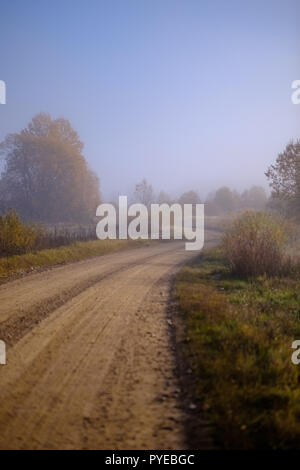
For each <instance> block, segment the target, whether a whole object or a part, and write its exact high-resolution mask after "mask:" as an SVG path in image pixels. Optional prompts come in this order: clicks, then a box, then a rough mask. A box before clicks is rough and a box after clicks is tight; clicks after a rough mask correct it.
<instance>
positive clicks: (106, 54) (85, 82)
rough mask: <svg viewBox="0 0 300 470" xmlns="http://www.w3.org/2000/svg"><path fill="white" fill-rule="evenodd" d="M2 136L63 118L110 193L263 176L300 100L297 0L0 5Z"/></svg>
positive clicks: (291, 132) (242, 182) (72, 0)
mask: <svg viewBox="0 0 300 470" xmlns="http://www.w3.org/2000/svg"><path fill="white" fill-rule="evenodd" d="M0 9H1V14H0V22H1V23H0V57H1V62H0V79H1V80H5V82H6V84H7V104H6V105H4V106H3V105H1V106H0V139H1V140H2V139H3V138H4V137H5V135H6V134H7V133H10V132H15V131H19V130H20V129H21V128H23V127H25V126H26V125H27V123H28V122H29V121H30V119H31V118H32V117H33V116H34V115H35V114H36V113H38V112H40V111H44V112H49V113H50V114H51V115H52V116H53V117H59V116H64V117H65V118H68V119H69V120H70V121H71V123H72V125H73V126H74V128H75V129H76V130H77V131H78V133H79V135H80V137H81V139H82V140H83V142H84V144H85V156H86V158H87V160H88V162H89V164H90V166H91V167H92V168H93V169H94V170H95V171H96V172H97V174H98V175H99V177H100V180H101V187H102V191H103V193H104V195H105V196H106V197H107V198H111V197H112V196H114V195H115V194H117V193H119V192H120V193H124V194H126V193H128V192H129V191H130V190H131V189H132V187H133V186H134V184H135V183H136V182H137V181H139V180H140V179H141V178H143V177H146V178H147V179H148V180H149V181H150V182H152V183H153V185H154V187H155V189H157V190H159V189H164V190H167V191H169V192H171V193H172V192H173V193H176V194H177V193H179V192H181V191H183V190H185V189H189V188H195V189H197V190H198V191H199V192H200V194H201V195H203V196H204V195H205V194H206V193H207V192H208V191H209V190H211V189H214V188H216V187H218V186H220V185H222V184H228V185H230V186H232V187H234V188H236V189H238V190H241V189H243V187H245V186H246V185H249V184H252V183H255V184H256V183H258V184H265V185H266V180H265V177H264V171H265V170H266V168H267V166H268V165H269V164H270V163H272V162H273V161H274V159H275V158H276V155H277V154H278V153H279V152H280V151H281V150H282V149H283V148H284V146H285V144H286V143H287V142H288V141H289V140H290V139H292V138H297V137H298V138H299V137H300V132H299V117H300V106H295V105H293V104H292V103H291V99H290V96H291V82H292V81H293V80H296V79H300V60H299V42H300V29H299V27H298V22H299V17H300V2H299V0H285V1H278V0H270V1H269V0H260V1H255V0H252V1H246V0H245V1H233V0H228V1H226V2H224V1H206V0H205V1H201V0H197V1H196V0H110V1H108V0H106V1H103V0H97V1H95V0H85V1H81V0H59V1H58V0H51V1H48V0H10V1H3V0H2V1H1V4H0Z"/></svg>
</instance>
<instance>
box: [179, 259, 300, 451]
mask: <svg viewBox="0 0 300 470" xmlns="http://www.w3.org/2000/svg"><path fill="white" fill-rule="evenodd" d="M176 290H177V295H178V300H179V305H180V309H181V311H182V314H183V318H184V322H185V325H186V354H187V359H188V361H189V362H190V367H191V368H192V370H193V373H194V379H195V380H194V390H193V393H194V396H195V398H197V399H198V400H200V402H202V403H203V406H204V408H205V409H206V410H209V411H208V413H209V414H210V417H211V419H212V422H213V423H214V427H215V432H216V440H217V443H218V444H219V446H220V447H224V448H227V449H291V448H296V449H300V366H296V365H293V364H292V362H291V355H292V352H293V350H292V349H291V345H292V342H293V341H294V340H296V339H300V321H299V317H300V281H299V280H297V279H295V278H293V279H292V278H291V279H289V278H272V279H270V278H267V277H265V276H262V277H258V278H257V279H252V280H248V281H247V280H240V279H238V278H237V277H234V276H232V275H231V274H230V271H229V269H228V268H227V266H226V263H225V261H224V259H223V257H222V254H221V252H220V251H217V250H214V251H210V252H208V253H203V254H202V255H201V256H200V257H199V258H198V259H197V260H196V261H195V262H194V263H193V264H190V265H188V266H186V267H185V268H183V269H182V270H181V272H180V273H179V274H178V276H177V283H176Z"/></svg>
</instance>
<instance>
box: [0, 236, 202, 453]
mask: <svg viewBox="0 0 300 470" xmlns="http://www.w3.org/2000/svg"><path fill="white" fill-rule="evenodd" d="M195 254H196V253H195V252H187V251H185V250H184V244H183V243H182V242H172V243H158V244H155V245H152V246H148V247H145V248H144V247H143V248H137V249H131V250H128V251H124V252H120V253H115V254H112V255H106V256H102V257H98V258H93V259H90V260H86V261H81V262H78V263H73V264H69V265H65V266H61V267H56V268H53V269H49V270H46V271H44V272H41V273H33V274H31V275H28V276H25V277H24V278H20V279H17V280H14V281H12V282H9V283H7V284H4V285H2V286H0V339H4V340H5V341H6V344H7V364H6V365H2V366H0V387H1V407H0V448H2V449H74V448H80V449H183V448H186V443H185V435H184V429H183V422H184V417H183V411H182V407H180V403H179V400H178V394H179V390H178V382H177V379H176V373H175V372H174V369H176V361H175V358H174V353H173V351H172V342H171V333H170V328H171V327H172V318H169V317H170V314H169V313H168V302H169V290H170V280H171V278H172V276H173V275H174V273H175V272H176V270H177V269H178V267H179V266H180V265H181V264H182V263H184V262H186V261H187V260H188V259H189V258H191V257H192V256H195Z"/></svg>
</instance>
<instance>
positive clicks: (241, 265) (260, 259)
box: [222, 211, 291, 277]
mask: <svg viewBox="0 0 300 470" xmlns="http://www.w3.org/2000/svg"><path fill="white" fill-rule="evenodd" d="M286 241H287V230H286V226H285V223H284V221H282V220H280V219H279V218H277V217H274V216H272V215H270V214H268V213H266V212H253V211H247V212H245V213H244V214H242V215H241V216H239V217H238V218H237V219H236V220H235V221H234V222H233V224H232V226H231V227H230V229H229V230H228V231H227V232H226V233H225V235H224V236H223V243H222V244H223V248H224V251H225V255H226V258H227V261H228V263H229V265H230V268H231V270H232V271H233V272H234V273H236V274H238V275H239V276H242V277H251V276H254V277H255V276H259V275H264V274H266V275H278V274H280V273H282V272H283V270H285V269H287V268H288V269H291V266H290V265H289V263H288V260H287V257H286V255H285V250H284V246H285V242H286ZM288 265H289V266H288Z"/></svg>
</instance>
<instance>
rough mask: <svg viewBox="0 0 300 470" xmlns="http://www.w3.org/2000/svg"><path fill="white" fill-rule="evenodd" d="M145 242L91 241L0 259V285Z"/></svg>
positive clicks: (144, 243) (144, 242) (145, 242)
mask: <svg viewBox="0 0 300 470" xmlns="http://www.w3.org/2000/svg"><path fill="white" fill-rule="evenodd" d="M147 243H149V242H147V241H145V240H130V239H128V240H92V241H87V242H76V243H73V244H71V245H67V246H61V247H59V248H51V249H47V250H41V251H36V252H32V253H26V254H23V255H15V256H10V257H6V258H0V283H1V282H5V281H7V280H8V279H9V278H11V277H15V276H18V275H21V274H24V273H27V272H31V271H33V270H36V269H39V268H44V267H51V266H54V265H57V264H64V263H68V262H72V261H80V260H83V259H86V258H91V257H94V256H100V255H105V254H108V253H114V252H116V251H120V250H124V249H128V248H134V247H139V246H146V244H147Z"/></svg>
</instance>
